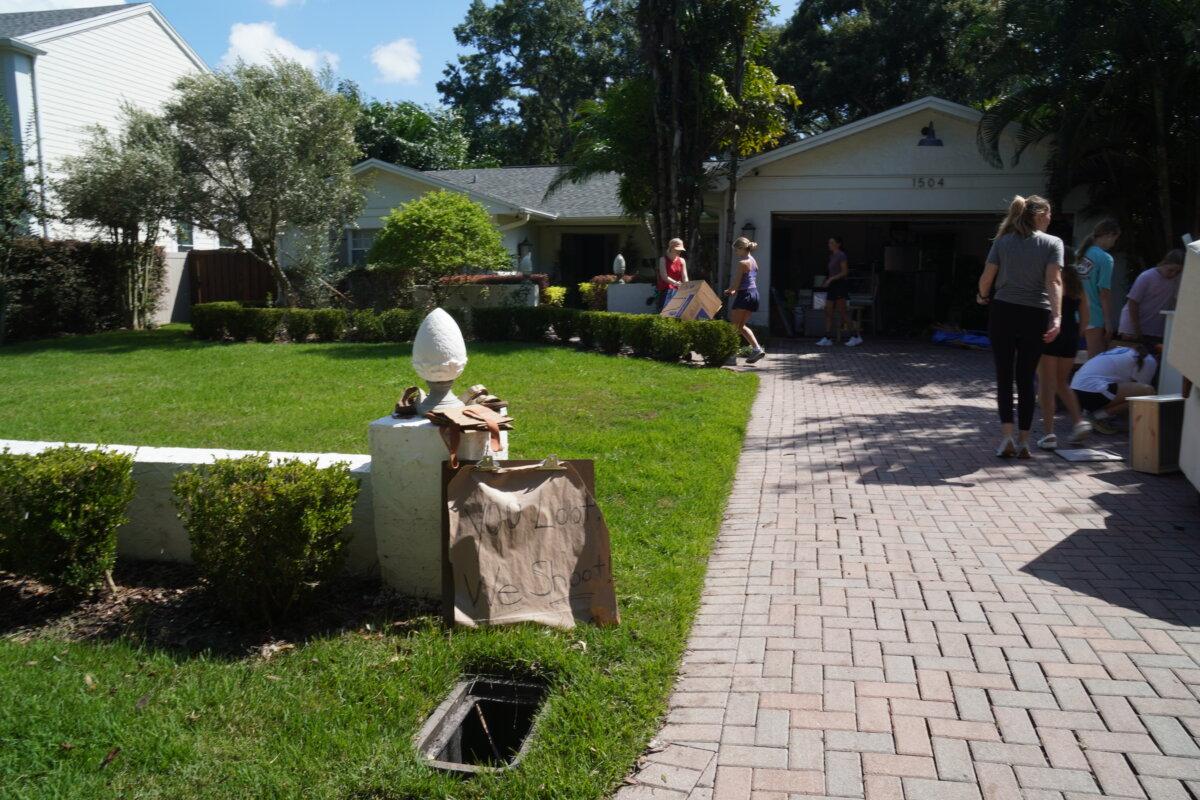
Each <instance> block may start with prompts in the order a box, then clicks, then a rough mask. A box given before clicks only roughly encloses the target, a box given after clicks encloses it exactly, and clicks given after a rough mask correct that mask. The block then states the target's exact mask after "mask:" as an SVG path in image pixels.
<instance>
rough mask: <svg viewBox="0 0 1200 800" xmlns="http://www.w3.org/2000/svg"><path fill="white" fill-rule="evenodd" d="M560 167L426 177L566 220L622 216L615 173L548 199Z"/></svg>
mask: <svg viewBox="0 0 1200 800" xmlns="http://www.w3.org/2000/svg"><path fill="white" fill-rule="evenodd" d="M561 170H562V167H496V168H490V169H439V170H430V171H429V172H427V173H426V174H428V175H433V176H435V177H438V178H441V179H442V180H444V181H449V182H450V183H454V184H457V185H459V186H462V187H463V188H465V189H470V190H473V191H477V192H483V193H485V194H490V195H493V196H494V197H499V198H502V199H504V200H507V201H509V202H510V203H512V204H513V205H518V206H522V207H525V208H535V209H538V210H540V211H549V212H550V213H552V214H557V215H558V216H560V217H566V218H573V217H574V218H594V217H624V216H625V212H624V210H623V209H622V208H621V201H620V200H619V199H617V181H618V180H619V176H618V175H617V174H616V173H615V172H614V173H609V174H607V175H597V176H596V177H594V178H591V179H589V180H587V181H585V182H584V183H578V184H576V183H567V184H564V185H563V186H561V187H559V188H558V189H557V190H556V191H554V192H553V193H552V194H551V195H550V196H549V197H546V189H548V188H549V186H550V184H551V183H553V182H554V179H555V178H557V177H558V174H559V172H560V171H561Z"/></svg>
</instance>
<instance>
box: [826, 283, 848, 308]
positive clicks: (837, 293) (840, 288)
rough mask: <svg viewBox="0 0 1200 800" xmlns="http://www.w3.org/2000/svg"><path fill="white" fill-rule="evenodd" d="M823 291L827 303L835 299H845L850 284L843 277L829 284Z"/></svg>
mask: <svg viewBox="0 0 1200 800" xmlns="http://www.w3.org/2000/svg"><path fill="white" fill-rule="evenodd" d="M823 291H824V292H825V302H827V303H832V302H834V301H835V300H845V299H847V298H849V297H850V286H849V285H848V284H847V283H846V280H845V279H844V278H843V279H842V280H840V281H834V282H833V283H831V284H829V286H827V287H826V288H825V289H824V290H823Z"/></svg>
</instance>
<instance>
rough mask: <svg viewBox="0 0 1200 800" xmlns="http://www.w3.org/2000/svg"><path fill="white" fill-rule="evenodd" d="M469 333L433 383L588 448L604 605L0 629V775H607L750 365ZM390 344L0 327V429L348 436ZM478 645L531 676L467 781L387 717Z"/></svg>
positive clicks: (466, 660) (427, 789) (649, 692)
mask: <svg viewBox="0 0 1200 800" xmlns="http://www.w3.org/2000/svg"><path fill="white" fill-rule="evenodd" d="M469 350H470V354H471V362H470V366H469V367H468V369H467V372H466V374H465V375H464V377H463V379H462V380H461V381H460V383H459V384H458V385H459V386H460V387H465V386H467V385H469V384H471V383H479V382H482V383H485V384H486V385H487V386H488V387H489V388H490V389H491V390H492V391H494V392H495V393H497V394H499V395H501V396H502V397H504V398H505V399H507V400H508V401H509V403H510V409H511V413H512V414H513V415H514V417H515V419H516V423H515V430H514V432H513V433H512V434H511V447H512V453H513V455H514V457H518V458H534V457H538V458H540V457H543V456H545V455H546V454H547V453H551V452H554V453H557V454H558V455H560V456H562V457H568V458H569V457H578V458H594V459H595V460H596V473H597V494H598V499H599V503H600V506H601V508H602V509H603V511H604V513H605V515H606V517H607V519H608V524H609V527H610V528H611V530H612V538H613V560H614V565H615V575H616V580H617V590H618V598H619V602H620V605H621V613H622V620H623V622H622V625H621V626H620V627H617V628H610V629H597V628H593V627H580V628H577V629H576V630H575V631H573V632H569V633H565V632H555V631H550V630H546V629H541V628H534V627H529V626H519V627H511V628H497V629H485V630H474V631H467V630H454V631H449V630H446V629H445V628H443V627H441V625H440V624H438V623H437V622H436V621H435V620H427V621H425V622H422V623H418V624H417V625H415V626H413V627H411V628H405V629H401V632H399V633H390V632H389V633H384V634H380V633H379V632H378V631H379V630H380V629H381V628H380V627H379V626H378V623H377V624H376V625H375V626H372V630H367V629H366V627H365V625H364V627H363V628H362V629H360V630H356V631H351V632H347V633H343V634H340V635H336V636H328V637H325V638H321V639H317V640H310V641H308V642H307V643H305V644H302V645H301V646H299V647H297V648H296V649H295V650H294V651H290V652H287V653H285V654H283V655H280V656H277V657H275V658H274V659H272V660H270V661H266V662H264V661H261V660H254V659H229V658H223V657H218V656H215V655H202V656H191V657H189V656H186V655H180V654H179V653H178V652H177V651H171V650H160V649H153V648H149V647H146V646H139V645H137V644H136V643H134V642H130V641H117V642H110V643H91V642H88V643H68V642H65V641H61V640H49V639H45V638H43V639H39V640H35V641H33V642H30V643H26V644H22V643H19V642H17V641H14V640H12V639H11V638H10V639H0V795H3V796H5V797H14V798H33V797H37V798H48V797H56V798H57V797H63V798H72V800H79V799H81V798H91V797H96V798H99V797H105V798H107V797H113V796H122V797H163V798H187V797H206V798H207V797H229V798H246V797H301V796H303V797H322V798H323V797H354V798H371V797H390V798H397V800H399V799H400V798H447V797H454V798H535V797H536V798H600V797H604V796H606V795H607V794H608V793H609V792H611V791H612V790H613V789H614V787H615V786H616V785H617V784H618V783H619V781H620V779H621V777H622V776H623V775H624V774H625V773H626V771H627V770H628V769H629V767H630V766H631V765H632V764H633V762H634V760H635V759H636V757H637V755H638V754H639V753H640V752H641V750H642V748H643V747H644V746H645V743H646V741H647V740H648V739H649V737H650V736H651V735H652V734H653V733H654V731H655V728H656V726H657V724H658V721H659V718H660V715H661V714H662V713H663V711H664V708H665V701H666V696H667V693H668V690H669V688H670V681H671V677H672V676H673V674H674V671H675V669H676V666H677V663H678V660H679V657H680V654H681V652H682V649H683V646H684V641H685V637H686V635H687V631H688V627H689V624H690V622H691V619H692V617H693V615H694V614H695V610H696V607H697V603H698V599H699V593H700V588H701V583H702V579H703V573H704V564H705V561H706V558H707V555H708V552H709V548H710V545H711V543H712V540H713V538H714V536H715V534H716V532H717V529H718V527H719V523H720V519H721V515H722V511H723V508H724V505H725V500H726V496H727V494H728V491H729V487H730V485H731V482H732V478H733V472H734V468H735V465H736V462H737V454H738V451H739V448H740V445H741V440H742V436H743V433H744V430H745V423H746V419H747V415H748V412H749V407H750V402H751V399H752V397H753V394H754V391H755V386H756V380H755V378H754V377H753V376H751V375H745V374H734V373H731V372H729V371H726V370H700V369H689V368H685V367H681V366H676V365H665V364H658V363H654V362H649V361H643V360H633V359H625V358H613V357H609V356H603V355H599V354H589V353H578V352H574V351H572V350H570V349H566V348H556V347H549V346H521V345H484V344H475V345H472V346H471V347H470V348H469ZM408 356H409V348H408V347H407V346H400V345H366V344H362V345H356V344H342V345H256V344H239V345H217V344H210V343H202V342H196V341H193V340H192V339H190V338H189V337H188V336H187V335H186V330H181V329H178V328H172V329H166V330H160V331H156V332H152V333H113V334H105V335H99V336H90V337H83V338H77V339H67V340H61V341H56V342H42V343H32V344H25V345H19V346H13V347H5V348H3V349H0V386H2V387H3V390H0V438H10V439H41V440H70V441H81V442H107V443H118V444H146V445H178V446H192V447H226V448H237V449H256V448H262V449H267V448H270V449H276V450H295V451H338V452H349V453H353V452H365V450H366V442H367V440H366V425H367V423H368V422H369V421H370V420H372V419H374V418H377V417H380V416H383V415H384V414H386V413H387V412H389V411H390V409H391V405H392V403H393V402H394V401H395V399H396V396H397V395H398V394H399V392H400V390H401V389H403V388H404V387H405V386H407V385H410V384H413V383H416V382H417V381H416V379H415V376H414V375H413V373H412V370H411V365H410V363H409V359H408ZM382 629H383V630H390V628H388V627H387V626H386V625H385V626H383V628H382ZM580 642H582V643H583V644H582V645H581V644H579V643H580ZM490 669H500V670H510V669H517V670H525V671H530V672H534V673H538V674H541V675H544V676H546V677H547V678H548V679H549V680H550V682H551V686H552V695H551V699H550V701H549V708H548V711H547V715H546V717H545V719H544V724H543V726H542V727H541V729H540V731H539V734H538V736H537V737H536V739H535V742H534V744H533V748H532V750H531V752H530V754H529V756H528V757H527V759H526V760H525V761H524V763H523V765H522V766H521V767H520V768H518V769H516V770H514V771H512V772H511V773H508V774H505V775H504V776H503V777H494V778H493V777H483V778H476V779H474V780H471V781H467V782H464V781H460V780H457V779H454V778H450V777H447V776H443V775H439V774H436V773H433V772H432V771H430V770H428V769H426V768H425V767H424V766H423V765H422V764H421V763H419V761H418V760H417V759H416V758H415V754H414V751H413V748H412V746H411V738H412V735H413V733H414V732H415V731H416V730H417V728H419V726H420V724H421V722H422V721H423V720H424V718H425V716H426V715H427V714H428V713H429V712H430V711H431V710H432V709H433V708H434V706H435V705H436V704H437V703H438V702H439V701H440V700H441V698H442V696H443V695H444V693H445V692H446V691H447V690H448V689H449V687H450V686H451V684H452V683H453V682H454V680H455V679H456V678H457V677H458V676H459V674H460V673H461V672H463V671H469V670H490ZM85 675H91V676H92V677H93V680H94V683H95V686H94V687H91V688H89V687H88V686H87V685H86V683H85V680H84V676H85ZM64 742H66V743H69V744H70V748H69V749H68V748H64V747H63V746H62V743H64ZM114 747H119V748H121V750H120V753H119V755H117V757H116V758H115V759H113V760H112V762H111V763H110V764H108V765H107V766H104V767H103V768H101V763H102V762H103V761H104V759H105V755H106V754H107V753H109V752H110V751H111V750H112V748H114Z"/></svg>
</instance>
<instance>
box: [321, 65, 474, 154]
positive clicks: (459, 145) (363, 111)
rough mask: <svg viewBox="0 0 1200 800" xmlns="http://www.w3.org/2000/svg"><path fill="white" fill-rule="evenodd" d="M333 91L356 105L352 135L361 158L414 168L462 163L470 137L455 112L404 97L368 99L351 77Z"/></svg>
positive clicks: (460, 117) (460, 118) (468, 147)
mask: <svg viewBox="0 0 1200 800" xmlns="http://www.w3.org/2000/svg"><path fill="white" fill-rule="evenodd" d="M338 93H339V94H341V95H343V96H344V97H346V98H348V99H349V100H350V101H351V102H353V103H354V104H355V106H357V108H358V118H357V119H356V120H355V123H354V138H355V140H356V141H357V142H358V146H359V147H360V148H361V149H362V157H363V158H378V159H380V160H382V161H387V162H390V163H392V164H400V165H402V166H405V167H409V168H411V169H417V170H427V169H459V168H461V167H464V166H466V165H467V163H468V156H469V153H470V144H471V139H470V137H469V136H468V135H467V129H466V125H465V124H464V122H463V119H462V115H461V114H459V113H458V112H457V111H455V110H452V109H443V108H424V107H422V106H420V105H417V104H416V103H412V102H408V101H403V100H402V101H397V102H386V101H383V100H367V99H366V98H364V97H362V95H361V93H360V92H359V89H358V86H357V85H355V84H354V83H353V82H352V81H342V82H341V83H340V84H339V85H338Z"/></svg>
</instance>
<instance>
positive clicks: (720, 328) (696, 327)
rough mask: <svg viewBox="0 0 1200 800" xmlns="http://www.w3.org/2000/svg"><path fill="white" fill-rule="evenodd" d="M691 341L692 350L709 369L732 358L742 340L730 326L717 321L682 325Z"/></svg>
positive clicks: (697, 321) (702, 321)
mask: <svg viewBox="0 0 1200 800" xmlns="http://www.w3.org/2000/svg"><path fill="white" fill-rule="evenodd" d="M683 324H684V326H685V327H686V328H687V330H688V333H689V338H690V339H691V340H692V348H693V349H694V350H695V351H696V352H697V353H699V354H700V355H701V356H703V357H704V363H705V364H707V365H708V366H710V367H719V366H722V365H723V364H724V363H725V362H726V361H728V360H729V359H731V358H733V356H734V355H735V354H736V353H737V351H738V347H740V346H741V343H742V339H741V337H740V336H738V332H737V331H736V330H735V329H734V327H733V326H732V325H730V324H729V323H727V322H719V321H717V320H691V321H689V322H685V323H683Z"/></svg>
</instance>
